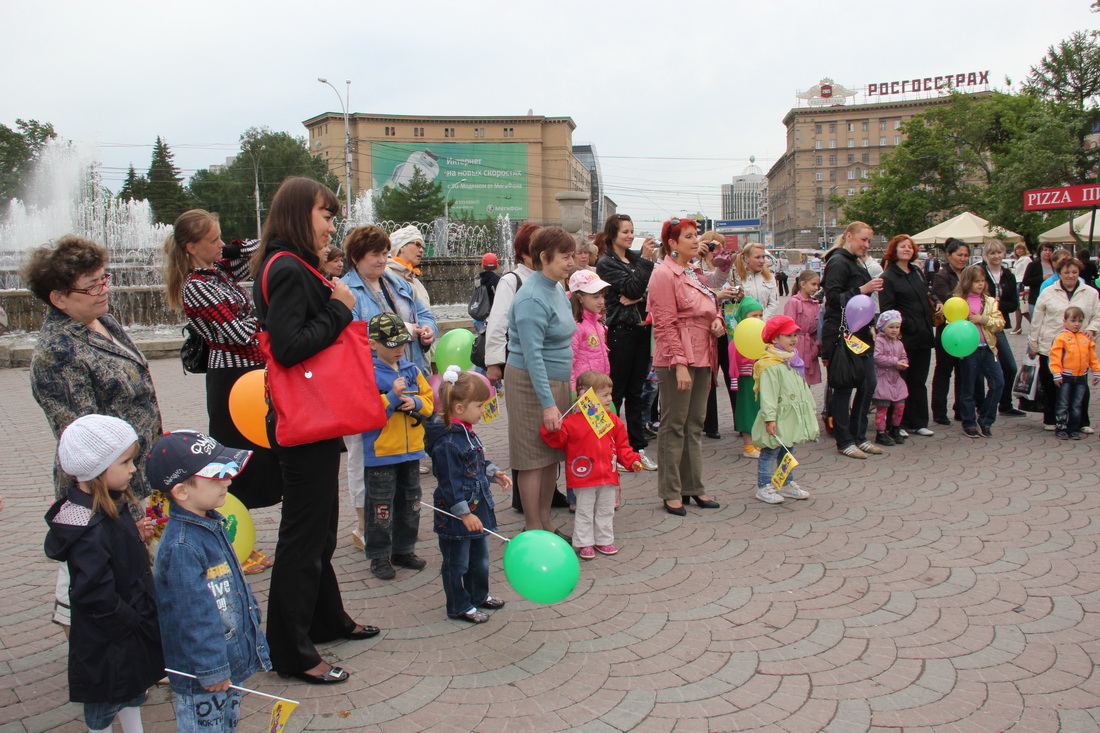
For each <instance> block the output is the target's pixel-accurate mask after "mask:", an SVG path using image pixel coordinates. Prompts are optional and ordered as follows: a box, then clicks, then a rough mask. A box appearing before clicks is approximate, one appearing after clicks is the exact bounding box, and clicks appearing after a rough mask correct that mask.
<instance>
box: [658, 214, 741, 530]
mask: <svg viewBox="0 0 1100 733" xmlns="http://www.w3.org/2000/svg"><path fill="white" fill-rule="evenodd" d="M661 246H662V247H663V248H664V252H665V257H664V259H663V260H661V263H660V264H659V265H657V267H655V268H654V270H653V277H652V278H650V282H649V313H650V315H651V316H652V319H653V338H654V340H655V341H656V344H657V349H656V352H655V354H654V357H653V365H654V367H656V370H657V379H658V380H659V381H660V384H661V427H660V430H659V432H658V433H657V451H658V468H657V492H658V496H660V498H661V501H662V502H663V503H664V507H665V511H666V512H668V513H669V514H675V515H677V516H681V517H682V516H685V515H686V514H687V509H686V508H685V507H684V501H685V500H690V499H694V500H695V503H696V504H698V505H699V506H700V507H703V508H705V509H717V508H718V506H719V505H718V502H716V501H711V500H710V499H709V498H707V493H706V488H705V487H704V486H703V456H702V433H703V421H704V419H705V418H706V412H707V395H708V394H709V392H710V385H711V383H712V382H713V381H714V373H715V371H716V370H717V368H718V349H717V339H718V337H719V336H720V335H721V334H722V333H724V332H725V329H726V326H725V323H724V322H723V320H722V318H721V316H720V315H719V314H718V302H717V300H716V299H715V296H714V292H713V291H711V289H710V288H708V287H707V286H706V285H705V284H704V282H703V273H702V270H699V269H698V268H696V267H694V266H693V265H692V264H691V260H692V258H693V257H695V256H696V255H697V254H698V253H699V232H698V230H697V228H696V224H695V221H694V220H692V219H683V220H681V219H671V220H669V221H666V222H665V223H664V225H662V227H661Z"/></svg>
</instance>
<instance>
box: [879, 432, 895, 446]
mask: <svg viewBox="0 0 1100 733" xmlns="http://www.w3.org/2000/svg"><path fill="white" fill-rule="evenodd" d="M875 442H876V443H878V444H879V445H896V444H897V443H896V441H895V440H894V439H893V438H891V437H890V433H888V432H886V431H885V430H880V431H878V432H877V433H875Z"/></svg>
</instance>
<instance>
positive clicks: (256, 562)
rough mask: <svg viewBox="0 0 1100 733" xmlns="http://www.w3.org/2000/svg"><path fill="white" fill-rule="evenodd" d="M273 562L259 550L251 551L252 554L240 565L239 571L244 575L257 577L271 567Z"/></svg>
mask: <svg viewBox="0 0 1100 733" xmlns="http://www.w3.org/2000/svg"><path fill="white" fill-rule="evenodd" d="M273 562H275V561H274V560H269V559H268V558H267V556H266V555H264V554H263V553H262V552H260V551H259V550H253V551H252V553H251V554H250V555H249V556H248V557H246V558H245V560H244V562H243V563H241V571H242V572H243V573H244V574H245V575H257V574H259V573H262V572H263V571H265V570H267V569H268V568H269V567H271V565H272V563H273Z"/></svg>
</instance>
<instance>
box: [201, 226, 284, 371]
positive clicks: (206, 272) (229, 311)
mask: <svg viewBox="0 0 1100 733" xmlns="http://www.w3.org/2000/svg"><path fill="white" fill-rule="evenodd" d="M234 244H235V243H234ZM258 247H259V242H258V241H256V240H248V241H245V242H241V243H240V254H239V255H236V256H235V257H233V259H224V260H221V261H219V262H215V263H214V266H213V267H211V268H196V269H194V270H192V271H191V274H189V275H188V276H187V282H186V283H184V286H183V312H184V313H185V314H186V315H187V320H188V321H189V322H190V323H191V325H192V326H193V327H194V328H195V330H196V331H198V332H199V334H200V335H201V336H202V337H203V338H204V339H206V343H207V344H209V346H210V359H209V361H208V362H207V368H209V369H224V368H232V367H250V366H263V365H264V363H265V361H264V355H263V353H262V352H261V351H260V347H259V346H258V345H257V343H256V340H255V339H254V338H253V336H254V335H255V333H256V331H258V330H259V322H258V321H257V319H256V316H255V314H254V313H253V309H252V301H251V300H250V299H249V297H248V294H247V293H245V291H244V290H243V289H241V286H240V285H238V284H237V282H238V281H239V280H243V279H244V278H246V277H247V276H248V260H249V257H251V255H252V253H253V252H255V251H256V249H257V248H258ZM226 249H230V247H226Z"/></svg>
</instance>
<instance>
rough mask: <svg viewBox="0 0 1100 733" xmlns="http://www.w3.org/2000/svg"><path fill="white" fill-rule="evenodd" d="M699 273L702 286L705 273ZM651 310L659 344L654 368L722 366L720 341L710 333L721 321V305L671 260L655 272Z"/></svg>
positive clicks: (654, 270) (668, 259) (651, 279)
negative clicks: (716, 321)
mask: <svg viewBox="0 0 1100 733" xmlns="http://www.w3.org/2000/svg"><path fill="white" fill-rule="evenodd" d="M695 273H696V275H698V276H699V280H700V282H701V281H702V279H703V272H702V270H698V269H696V270H695ZM648 308H649V317H650V320H652V321H653V339H654V341H656V343H657V348H656V350H655V351H654V354H653V366H655V367H675V366H677V365H679V364H686V365H688V366H692V367H710V368H711V369H714V368H716V367H717V366H718V340H717V339H716V338H715V337H714V336H712V335H711V333H710V327H711V324H712V323H713V322H714V319H715V318H717V317H718V303H717V302H716V301H715V299H714V294H713V293H712V292H711V291H710V290H708V289H707V288H706V287H705V286H703V285H700V284H698V283H696V282H695V280H693V279H692V278H691V276H690V275H688V273H687V271H686V270H684V268H683V266H682V265H679V264H677V262H676V260H674V259H673V258H671V257H665V258H664V259H663V260H661V262H660V263H659V264H658V265H657V266H656V267H654V268H653V274H652V275H651V276H650V278H649V303H648Z"/></svg>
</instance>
